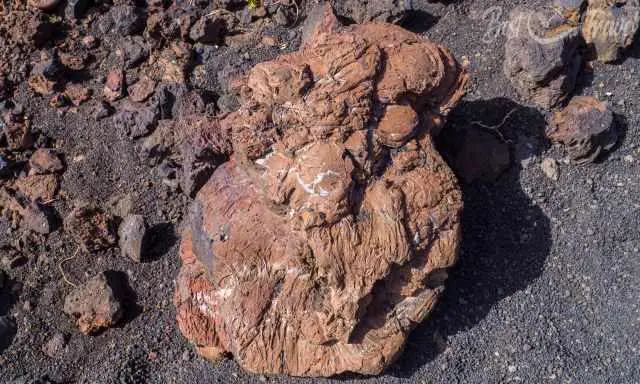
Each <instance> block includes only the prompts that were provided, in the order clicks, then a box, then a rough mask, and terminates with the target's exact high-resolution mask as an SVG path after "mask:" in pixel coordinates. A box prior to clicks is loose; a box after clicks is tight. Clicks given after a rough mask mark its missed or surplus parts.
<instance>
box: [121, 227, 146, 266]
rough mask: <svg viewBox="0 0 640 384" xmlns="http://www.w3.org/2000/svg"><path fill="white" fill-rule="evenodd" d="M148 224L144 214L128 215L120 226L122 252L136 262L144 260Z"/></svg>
mask: <svg viewBox="0 0 640 384" xmlns="http://www.w3.org/2000/svg"><path fill="white" fill-rule="evenodd" d="M146 231H147V224H146V222H145V220H144V216H142V215H128V216H127V217H125V218H124V220H123V221H122V223H121V224H120V228H118V238H119V240H118V241H119V245H120V252H121V253H122V256H124V257H127V258H129V259H131V260H133V261H134V262H136V263H139V262H141V261H142V252H143V246H144V236H145V233H146Z"/></svg>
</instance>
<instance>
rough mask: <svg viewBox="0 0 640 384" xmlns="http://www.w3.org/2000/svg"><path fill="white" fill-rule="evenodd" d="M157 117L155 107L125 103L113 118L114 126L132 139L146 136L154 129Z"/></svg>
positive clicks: (157, 112) (157, 113)
mask: <svg viewBox="0 0 640 384" xmlns="http://www.w3.org/2000/svg"><path fill="white" fill-rule="evenodd" d="M158 117H159V111H158V107H157V106H155V105H140V104H134V103H125V104H123V105H122V106H121V108H120V109H119V110H118V112H117V113H116V114H115V116H113V124H114V126H115V127H116V128H117V129H119V130H120V131H122V132H123V133H124V134H126V135H129V136H131V137H132V138H134V139H135V138H138V137H142V136H146V135H148V134H149V133H150V132H151V131H153V129H154V128H155V126H156V124H157V122H158Z"/></svg>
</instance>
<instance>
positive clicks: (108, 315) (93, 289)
mask: <svg viewBox="0 0 640 384" xmlns="http://www.w3.org/2000/svg"><path fill="white" fill-rule="evenodd" d="M63 310H64V313H66V314H68V315H71V316H73V317H74V318H75V319H76V326H77V327H78V329H79V330H80V332H82V333H84V334H87V335H89V334H92V333H95V332H97V331H99V330H101V329H104V328H109V327H111V326H113V325H115V324H116V323H117V322H118V321H120V319H121V318H122V315H123V312H124V311H123V307H122V304H121V303H120V301H118V300H117V299H116V297H115V295H114V292H113V288H112V287H111V285H110V284H109V281H108V279H107V275H106V273H104V272H103V273H100V274H98V275H97V276H95V277H93V278H92V279H91V280H89V281H87V282H86V283H85V284H83V285H81V286H78V287H76V288H75V289H74V290H73V291H71V292H70V293H69V294H68V295H67V297H66V298H65V300H64V308H63Z"/></svg>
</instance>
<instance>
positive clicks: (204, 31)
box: [189, 15, 225, 44]
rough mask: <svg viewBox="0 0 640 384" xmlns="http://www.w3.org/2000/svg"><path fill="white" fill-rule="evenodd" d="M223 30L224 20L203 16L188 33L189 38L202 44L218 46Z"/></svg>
mask: <svg viewBox="0 0 640 384" xmlns="http://www.w3.org/2000/svg"><path fill="white" fill-rule="evenodd" d="M224 30H225V21H224V19H222V18H217V17H210V16H206V15H205V16H203V17H201V18H200V19H199V20H198V21H196V22H195V24H193V26H192V27H191V30H190V31H189V38H190V39H191V40H193V41H195V42H198V43H202V44H220V43H221V42H222V39H223V37H224Z"/></svg>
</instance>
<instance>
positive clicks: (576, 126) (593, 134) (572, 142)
mask: <svg viewBox="0 0 640 384" xmlns="http://www.w3.org/2000/svg"><path fill="white" fill-rule="evenodd" d="M613 121H614V119H613V112H611V110H610V109H609V108H607V106H606V105H605V104H603V103H601V102H600V101H598V100H597V99H595V98H593V97H588V96H576V97H574V98H573V99H571V102H569V104H568V105H567V106H566V107H565V108H564V109H563V110H562V111H560V112H556V113H555V114H554V115H553V117H552V119H551V124H549V126H548V129H547V132H546V134H547V137H548V138H549V139H551V140H552V141H555V142H558V143H562V144H564V145H565V148H566V149H567V152H568V153H569V156H570V157H571V159H572V160H574V161H575V162H577V163H586V162H592V161H594V160H595V159H596V158H597V157H598V156H599V155H600V153H601V152H603V151H606V150H609V149H611V148H612V147H613V146H614V145H615V143H616V141H617V138H618V135H617V133H616V130H615V127H614V126H613Z"/></svg>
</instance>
